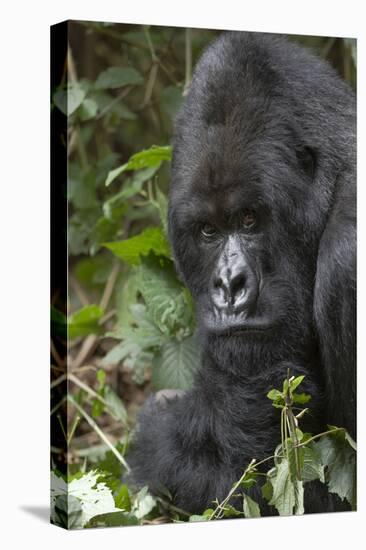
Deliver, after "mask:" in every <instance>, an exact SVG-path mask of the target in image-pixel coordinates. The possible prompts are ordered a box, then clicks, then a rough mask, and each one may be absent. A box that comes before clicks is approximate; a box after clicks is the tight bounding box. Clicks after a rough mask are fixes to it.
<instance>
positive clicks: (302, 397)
mask: <svg viewBox="0 0 366 550" xmlns="http://www.w3.org/2000/svg"><path fill="white" fill-rule="evenodd" d="M310 399H311V395H308V394H307V393H294V394H292V401H293V402H294V403H299V404H300V405H304V404H305V403H308V401H310Z"/></svg>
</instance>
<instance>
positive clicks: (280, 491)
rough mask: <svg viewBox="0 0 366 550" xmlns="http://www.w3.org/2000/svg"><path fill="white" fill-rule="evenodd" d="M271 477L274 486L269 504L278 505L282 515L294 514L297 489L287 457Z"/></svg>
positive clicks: (277, 507)
mask: <svg viewBox="0 0 366 550" xmlns="http://www.w3.org/2000/svg"><path fill="white" fill-rule="evenodd" d="M269 479H270V482H271V484H272V487H273V495H272V498H271V500H270V502H269V504H270V505H271V506H275V507H276V509H277V511H278V513H279V514H280V516H290V515H292V513H293V509H294V506H295V491H294V485H293V483H292V480H291V473H290V467H289V462H288V460H287V459H283V460H282V461H281V462H280V463H279V464H278V465H277V467H276V472H275V475H274V476H272V477H270V478H269Z"/></svg>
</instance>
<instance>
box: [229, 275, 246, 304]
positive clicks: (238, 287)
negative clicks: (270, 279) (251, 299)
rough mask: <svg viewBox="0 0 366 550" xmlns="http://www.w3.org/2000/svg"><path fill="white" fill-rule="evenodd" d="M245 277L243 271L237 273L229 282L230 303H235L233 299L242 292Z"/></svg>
mask: <svg viewBox="0 0 366 550" xmlns="http://www.w3.org/2000/svg"><path fill="white" fill-rule="evenodd" d="M245 286H246V277H245V275H244V273H239V274H238V275H237V276H236V277H234V279H233V280H232V281H231V284H230V293H231V303H232V304H235V301H236V300H237V299H238V298H239V296H240V295H241V294H242V292H243V291H244V290H245Z"/></svg>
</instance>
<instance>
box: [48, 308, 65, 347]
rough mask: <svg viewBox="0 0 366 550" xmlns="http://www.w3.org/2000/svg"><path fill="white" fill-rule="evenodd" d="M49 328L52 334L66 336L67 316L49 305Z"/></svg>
mask: <svg viewBox="0 0 366 550" xmlns="http://www.w3.org/2000/svg"><path fill="white" fill-rule="evenodd" d="M51 330H52V335H57V336H61V338H65V339H66V338H67V318H66V315H64V314H63V313H62V312H61V311H59V310H58V309H56V308H55V307H53V306H52V305H51Z"/></svg>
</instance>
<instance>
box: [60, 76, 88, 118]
mask: <svg viewBox="0 0 366 550" xmlns="http://www.w3.org/2000/svg"><path fill="white" fill-rule="evenodd" d="M85 95H86V94H85V90H84V89H83V88H82V86H80V84H78V83H77V82H70V83H69V85H68V87H67V88H66V89H60V90H57V92H55V93H54V95H53V101H54V103H55V105H56V107H58V109H60V111H61V112H62V113H63V114H64V115H66V116H70V115H72V113H73V112H74V111H76V109H77V108H78V107H79V105H81V103H82V101H83V100H84V98H85Z"/></svg>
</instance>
